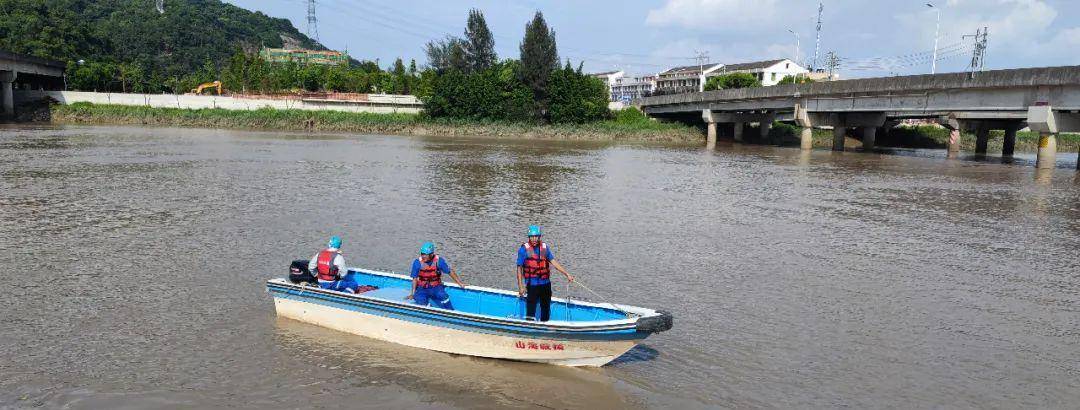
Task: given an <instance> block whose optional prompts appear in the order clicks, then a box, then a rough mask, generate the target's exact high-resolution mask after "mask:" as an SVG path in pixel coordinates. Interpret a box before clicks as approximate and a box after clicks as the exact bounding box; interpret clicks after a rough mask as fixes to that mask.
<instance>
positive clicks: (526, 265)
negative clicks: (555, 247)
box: [517, 225, 574, 322]
mask: <svg viewBox="0 0 1080 410" xmlns="http://www.w3.org/2000/svg"><path fill="white" fill-rule="evenodd" d="M540 237H541V232H540V227H539V226H536V225H529V240H528V241H527V242H525V243H523V244H521V246H520V247H518V252H517V279H518V297H521V296H525V318H526V319H527V320H528V319H532V320H535V319H537V316H536V305H537V304H538V303H539V304H540V317H539V319H540V321H541V322H547V321H548V319H550V318H551V268H555V270H557V271H559V272H560V273H562V274H563V275H566V280H568V281H570V282H573V281H574V277H573V276H571V275H570V274H569V273H567V272H566V269H563V267H562V265H560V264H559V262H556V261H555V255H554V254H552V253H551V247H550V246H548V244H546V243H544V242H542V241H541V240H540Z"/></svg>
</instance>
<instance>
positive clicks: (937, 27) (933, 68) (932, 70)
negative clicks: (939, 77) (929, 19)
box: [926, 3, 941, 74]
mask: <svg viewBox="0 0 1080 410" xmlns="http://www.w3.org/2000/svg"><path fill="white" fill-rule="evenodd" d="M926 6H927V7H930V8H932V9H934V11H936V12H937V24H935V25H934V57H933V58H932V59H931V60H930V74H937V45H938V33H939V32H940V30H941V9H939V8H937V7H934V4H933V3H926Z"/></svg>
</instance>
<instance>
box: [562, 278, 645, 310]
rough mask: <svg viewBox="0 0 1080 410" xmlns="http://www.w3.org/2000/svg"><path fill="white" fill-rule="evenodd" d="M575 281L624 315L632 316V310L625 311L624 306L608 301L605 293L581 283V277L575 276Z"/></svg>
mask: <svg viewBox="0 0 1080 410" xmlns="http://www.w3.org/2000/svg"><path fill="white" fill-rule="evenodd" d="M573 283H576V284H578V285H579V286H581V287H582V288H584V289H585V290H587V291H589V293H592V294H593V296H596V297H598V298H600V300H601V301H603V302H604V303H607V304H609V305H611V307H613V308H615V310H618V311H620V312H622V313H623V314H624V315H626V317H630V312H627V311H625V310H622V308H620V307H619V306H617V305H615V304H614V303H611V302H608V300H607V298H605V297H604V296H603V295H601V294H599V293H596V292H595V291H593V290H592V289H589V287H588V286H585V284H584V283H581V280H580V279H576V278H575V279H574V282H573ZM567 286H568V287H569V285H567Z"/></svg>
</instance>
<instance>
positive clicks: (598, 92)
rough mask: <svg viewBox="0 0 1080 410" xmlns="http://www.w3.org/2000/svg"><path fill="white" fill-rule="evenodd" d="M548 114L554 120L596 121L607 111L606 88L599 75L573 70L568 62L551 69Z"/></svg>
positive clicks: (605, 115) (608, 113)
mask: <svg viewBox="0 0 1080 410" xmlns="http://www.w3.org/2000/svg"><path fill="white" fill-rule="evenodd" d="M549 92H550V93H551V105H550V117H551V122H555V123H564V122H572V123H583V122H590V121H598V120H602V119H604V118H607V117H609V116H610V115H611V112H610V111H608V108H607V104H608V88H607V87H606V86H604V82H603V81H601V80H600V79H599V78H595V77H593V76H590V75H587V74H584V73H582V72H581V70H580V66H579V69H578V70H575V69H574V68H573V66H572V65H570V62H569V61H567V62H566V66H565V67H564V68H562V69H561V70H555V71H553V72H552V73H551V82H550V84H549Z"/></svg>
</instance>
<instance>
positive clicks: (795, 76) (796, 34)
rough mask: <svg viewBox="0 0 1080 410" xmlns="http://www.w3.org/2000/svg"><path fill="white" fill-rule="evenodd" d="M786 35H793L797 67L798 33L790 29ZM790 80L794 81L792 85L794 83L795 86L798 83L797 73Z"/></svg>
mask: <svg viewBox="0 0 1080 410" xmlns="http://www.w3.org/2000/svg"><path fill="white" fill-rule="evenodd" d="M788 33H791V34H794V35H795V64H796V65H798V64H799V33H796V32H795V30H792V29H790V28H789V29H788ZM791 78H792V79H793V80H795V81H793V82H794V83H796V84H798V83H799V81H798V80H799V74H798V72H796V74H795V75H794V76H792V77H791Z"/></svg>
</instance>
